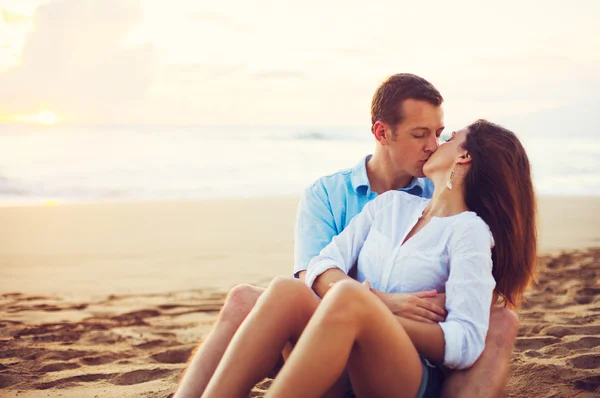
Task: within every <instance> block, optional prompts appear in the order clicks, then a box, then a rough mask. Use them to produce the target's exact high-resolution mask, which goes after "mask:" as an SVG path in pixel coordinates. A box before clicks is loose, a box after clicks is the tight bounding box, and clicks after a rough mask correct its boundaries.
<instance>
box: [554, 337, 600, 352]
mask: <svg viewBox="0 0 600 398" xmlns="http://www.w3.org/2000/svg"><path fill="white" fill-rule="evenodd" d="M559 346H561V347H565V348H568V349H575V350H578V349H582V348H586V349H589V348H594V347H598V346H600V337H594V336H586V337H582V338H580V339H579V340H575V341H569V342H567V343H562V344H559Z"/></svg>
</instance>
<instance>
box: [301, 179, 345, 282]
mask: <svg viewBox="0 0 600 398" xmlns="http://www.w3.org/2000/svg"><path fill="white" fill-rule="evenodd" d="M337 234H338V230H337V226H336V223H335V218H334V216H333V211H332V209H331V205H330V203H329V197H328V195H327V192H326V191H325V188H324V187H323V186H322V185H320V182H319V181H317V182H315V183H314V184H313V185H312V186H310V187H308V188H307V189H306V190H304V193H303V194H302V197H301V199H300V204H299V205H298V211H297V213H296V224H295V225H294V275H295V276H297V277H298V278H300V280H302V281H303V282H304V281H305V278H306V270H307V269H308V264H309V263H310V260H312V259H313V258H314V257H316V256H318V255H319V252H321V250H322V249H323V248H324V247H325V246H327V245H328V244H329V242H331V240H332V239H333V237H334V236H336V235H337Z"/></svg>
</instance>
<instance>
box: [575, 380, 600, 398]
mask: <svg viewBox="0 0 600 398" xmlns="http://www.w3.org/2000/svg"><path fill="white" fill-rule="evenodd" d="M575 387H577V388H580V389H582V390H585V391H589V392H592V393H596V394H600V375H599V376H590V377H585V378H583V379H579V380H577V381H575Z"/></svg>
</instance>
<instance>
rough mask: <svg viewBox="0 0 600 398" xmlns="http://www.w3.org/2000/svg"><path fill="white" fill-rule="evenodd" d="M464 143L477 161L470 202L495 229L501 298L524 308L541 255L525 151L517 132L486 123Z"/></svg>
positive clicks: (468, 180)
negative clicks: (538, 257)
mask: <svg viewBox="0 0 600 398" xmlns="http://www.w3.org/2000/svg"><path fill="white" fill-rule="evenodd" d="M468 129H469V133H468V134H467V136H466V140H465V142H464V143H463V148H464V149H466V150H467V151H468V153H469V155H470V156H471V158H472V160H471V168H470V170H469V171H468V172H467V174H466V175H465V182H464V190H465V192H464V193H465V201H466V204H467V206H468V207H469V209H471V210H472V211H474V212H475V213H477V215H478V216H479V217H481V218H482V219H483V220H484V221H485V222H486V223H487V224H488V226H489V227H490V230H491V231H492V235H493V236H494V241H495V243H496V244H495V247H494V249H492V260H493V264H494V265H493V275H494V279H495V280H496V293H497V294H498V295H499V296H500V297H501V298H502V299H503V301H504V305H505V306H508V307H513V308H518V307H519V305H520V303H521V299H522V296H523V292H524V290H525V289H526V288H527V286H528V285H529V283H530V282H531V281H532V279H533V278H534V269H535V264H536V251H537V232H536V226H535V221H536V214H535V213H536V204H535V196H534V193H533V184H532V181H531V169H530V166H529V159H528V158H527V154H526V153H525V149H524V148H523V146H522V145H521V142H520V141H519V139H518V138H517V136H516V135H515V134H514V133H512V132H511V131H509V130H507V129H505V128H503V127H501V126H498V125H496V124H494V123H491V122H488V121H486V120H477V121H476V122H475V123H473V124H471V125H470V126H469V127H468Z"/></svg>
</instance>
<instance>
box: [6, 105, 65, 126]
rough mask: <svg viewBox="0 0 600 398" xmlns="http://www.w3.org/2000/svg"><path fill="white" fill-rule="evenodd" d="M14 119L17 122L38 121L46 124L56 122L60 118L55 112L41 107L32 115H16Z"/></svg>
mask: <svg viewBox="0 0 600 398" xmlns="http://www.w3.org/2000/svg"><path fill="white" fill-rule="evenodd" d="M14 119H15V120H16V121H19V122H26V123H39V124H44V125H46V126H50V125H52V124H55V123H56V122H58V121H59V120H60V118H59V117H58V115H57V114H56V113H54V112H52V111H50V110H47V109H43V110H41V111H39V112H38V113H35V114H33V115H22V116H16V117H15V118H14Z"/></svg>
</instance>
